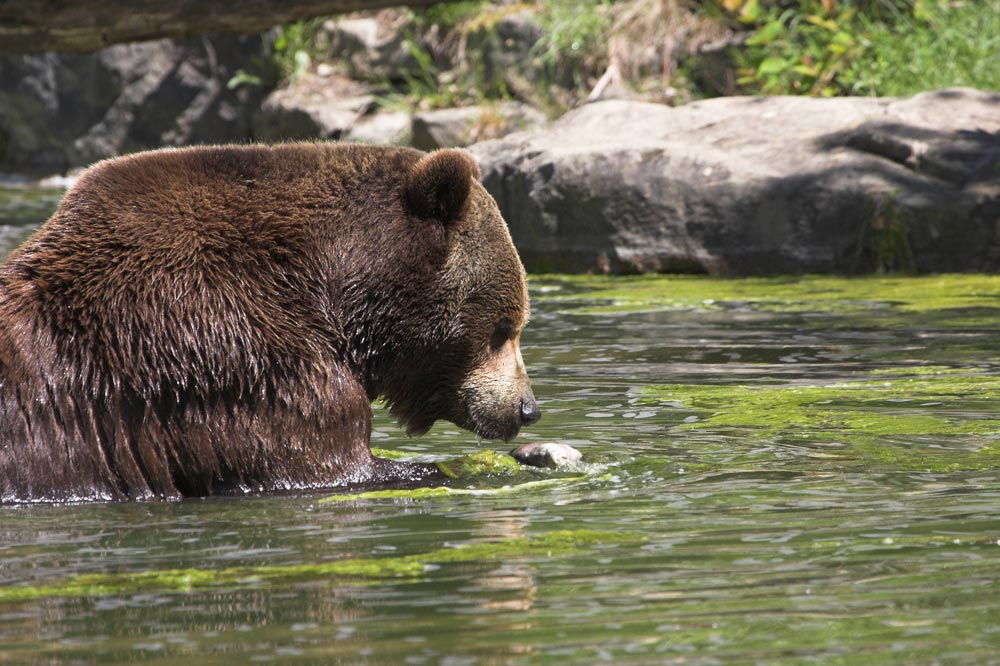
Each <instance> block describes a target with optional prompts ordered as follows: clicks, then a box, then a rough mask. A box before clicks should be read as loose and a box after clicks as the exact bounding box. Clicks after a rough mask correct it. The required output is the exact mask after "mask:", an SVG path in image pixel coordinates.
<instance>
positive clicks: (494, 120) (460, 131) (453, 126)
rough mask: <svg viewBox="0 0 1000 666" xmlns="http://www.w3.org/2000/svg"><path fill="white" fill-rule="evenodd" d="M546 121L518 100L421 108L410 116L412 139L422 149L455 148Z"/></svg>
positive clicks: (537, 112)
mask: <svg viewBox="0 0 1000 666" xmlns="http://www.w3.org/2000/svg"><path fill="white" fill-rule="evenodd" d="M545 123H546V118H545V115H544V114H543V113H542V112H541V111H538V110H537V109H533V108H531V107H530V106H527V105H525V104H520V103H518V102H503V103H500V104H495V105H482V106H467V107H461V108H455V109H440V110H437V111H424V112H421V113H417V114H414V116H413V137H412V142H413V146H414V147H415V148H419V149H421V150H435V149H437V148H456V147H461V146H468V145H469V144H472V143H475V142H476V141H483V140H486V139H493V138H497V137H501V136H504V135H506V134H510V133H511V132H516V131H519V130H525V129H529V128H536V127H541V126H543V125H544V124H545Z"/></svg>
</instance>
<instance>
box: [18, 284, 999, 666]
mask: <svg viewBox="0 0 1000 666" xmlns="http://www.w3.org/2000/svg"><path fill="white" fill-rule="evenodd" d="M597 289H603V290H604V291H595V290H597ZM532 291H533V310H534V312H533V319H532V322H531V325H530V327H529V328H528V330H527V332H526V333H525V336H524V340H523V349H524V354H525V360H526V362H527V364H528V366H529V369H530V370H531V372H532V374H533V376H534V382H535V392H536V395H537V396H538V397H539V399H540V402H541V404H542V409H543V419H542V421H540V422H539V423H538V424H536V425H535V426H533V427H532V428H530V431H529V432H527V433H525V434H524V435H523V436H522V439H526V440H536V439H537V440H552V441H562V442H566V443H569V444H572V445H574V446H576V447H578V448H579V449H581V450H582V451H584V452H585V453H586V454H587V456H588V457H589V458H590V460H591V461H592V462H591V463H590V464H588V465H585V466H584V467H582V468H581V469H579V470H576V472H575V473H574V474H562V475H560V474H554V473H549V472H546V473H535V474H531V475H528V476H527V477H525V478H517V479H512V480H509V481H505V480H489V479H487V480H483V481H482V482H481V483H480V484H479V486H480V487H486V488H496V487H497V486H498V485H501V484H503V483H516V482H519V481H525V480H536V481H537V480H546V479H554V478H557V477H562V478H563V480H561V481H555V482H553V483H550V484H547V485H546V484H542V485H533V486H528V487H524V488H522V489H518V488H514V489H512V490H510V491H508V492H484V493H480V494H472V495H457V494H456V495H451V496H444V497H426V498H413V497H410V498H407V497H399V498H387V499H355V500H350V501H343V502H333V503H322V502H321V501H320V500H321V499H322V496H320V495H290V496H289V495H286V496H276V497H248V498H229V499H210V500H201V501H185V502H175V503H163V504H157V503H147V504H119V505H83V506H32V507H19V508H4V509H3V510H2V511H0V662H2V663H4V664H96V663H100V664H117V663H121V664H125V663H129V664H131V663H149V664H162V665H168V664H171V665H172V664H192V663H197V664H219V665H223V664H226V665H228V664H248V663H276V664H296V665H297V664H338V663H350V664H355V663H363V664H445V665H449V666H457V665H461V664H483V665H494V664H498V665H499V664H504V665H506V664H566V663H570V664H599V663H615V664H668V663H680V664H753V663H758V664H812V663H815V664H887V663H899V664H912V663H928V664H989V663H1000V657H997V656H996V648H997V646H998V645H1000V600H998V596H997V594H996V593H995V586H996V582H997V580H998V578H1000V473H998V471H997V470H998V468H1000V443H998V442H1000V409H998V408H997V402H996V398H997V397H998V395H1000V327H998V326H997V324H998V323H1000V320H998V314H1000V310H998V309H997V308H996V307H994V301H995V300H996V298H997V294H1000V282H998V281H997V279H995V278H992V277H987V276H979V277H975V276H974V277H944V278H926V279H922V280H916V281H914V280H907V279H898V280H894V279H885V280H865V281H850V280H826V279H820V278H817V279H806V280H775V281H749V282H747V281H706V280H703V279H691V278H686V279H673V280H662V279H658V280H657V279H639V280H634V279H631V280H630V279H612V280H598V279H564V278H536V279H534V280H533V286H532ZM758 296H759V297H760V298H762V299H763V300H759V299H758ZM374 444H375V445H376V446H379V447H383V448H387V449H395V450H402V451H405V452H408V453H410V454H416V455H437V456H447V457H451V456H457V455H460V454H466V453H472V452H476V451H479V450H481V449H482V448H488V447H490V446H493V445H491V444H488V443H482V442H477V441H476V440H475V439H474V438H473V437H472V436H471V435H469V434H467V433H463V432H460V431H458V430H457V428H455V427H453V426H450V425H448V424H439V425H438V426H436V427H435V428H434V430H433V431H432V432H431V433H430V434H429V435H428V436H425V437H423V438H420V439H407V438H405V437H404V436H403V435H402V434H401V433H400V431H399V430H398V429H396V428H395V427H394V426H393V425H392V424H391V423H390V422H389V420H388V419H387V418H386V417H385V416H384V415H383V414H379V416H378V420H377V423H376V436H375V441H374ZM352 567H353V568H352ZM143 573H144V574H145V575H144V576H142V575H132V574H143ZM91 575H93V576H91ZM81 576H82V577H81ZM86 576H91V577H90V578H88V577H86Z"/></svg>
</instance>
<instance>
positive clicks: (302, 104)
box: [253, 73, 375, 141]
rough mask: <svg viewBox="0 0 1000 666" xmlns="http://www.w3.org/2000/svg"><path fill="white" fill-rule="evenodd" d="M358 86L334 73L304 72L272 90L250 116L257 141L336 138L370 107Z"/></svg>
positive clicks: (368, 98) (369, 98) (365, 93)
mask: <svg viewBox="0 0 1000 666" xmlns="http://www.w3.org/2000/svg"><path fill="white" fill-rule="evenodd" d="M374 100H375V98H374V97H373V96H372V95H370V94H369V93H368V90H367V88H365V87H364V86H362V85H361V84H359V83H357V82H355V81H352V80H350V79H347V78H344V77H342V76H339V75H337V74H332V73H331V74H328V75H327V76H319V75H317V74H314V73H307V74H304V75H303V76H301V77H299V78H298V79H296V80H295V81H293V82H292V83H291V85H289V86H288V87H286V88H281V89H278V90H275V91H273V92H272V93H271V94H270V95H268V97H267V99H265V100H264V103H263V104H262V105H261V108H260V110H259V111H257V112H256V113H254V114H253V134H254V137H255V138H256V139H258V140H260V141H289V140H304V139H317V138H319V139H340V138H341V137H343V136H345V135H346V134H347V133H348V132H349V131H350V129H351V128H352V127H353V126H354V124H355V123H356V122H357V121H358V120H359V119H360V118H361V117H362V116H364V115H365V114H366V113H368V112H369V111H370V110H371V109H372V108H373V106H374V103H375V101H374Z"/></svg>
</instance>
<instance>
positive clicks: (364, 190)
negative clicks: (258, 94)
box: [0, 144, 534, 501]
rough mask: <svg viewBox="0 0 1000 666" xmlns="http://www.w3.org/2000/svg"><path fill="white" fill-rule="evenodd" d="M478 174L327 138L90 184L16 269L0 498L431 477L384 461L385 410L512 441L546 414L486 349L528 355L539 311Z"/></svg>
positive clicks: (72, 196) (116, 171)
mask: <svg viewBox="0 0 1000 666" xmlns="http://www.w3.org/2000/svg"><path fill="white" fill-rule="evenodd" d="M478 173H479V172H478V167H477V166H476V164H475V162H474V161H473V160H472V158H471V157H470V156H469V155H468V154H467V153H464V152H462V151H439V152H438V153H435V154H432V155H430V156H425V155H424V154H423V153H420V152H417V151H414V150H409V149H392V148H379V147H364V146H355V145H321V144H291V145H283V146H276V147H265V146H248V147H208V148H192V149H183V150H165V151H156V152H152V153H144V154H139V155H135V156H130V157H124V158H118V159H114V160H110V161H107V162H104V163H101V164H99V165H97V166H95V167H94V168H92V169H91V170H89V171H88V172H87V173H86V174H85V175H84V176H83V177H82V178H81V180H80V182H79V183H78V184H77V185H76V187H74V188H73V189H72V190H71V191H70V192H69V193H68V194H67V195H66V197H65V198H64V200H63V203H62V205H61V206H60V208H59V210H58V211H57V212H56V213H55V215H53V217H52V218H51V219H50V220H49V221H48V222H47V223H46V224H45V225H43V226H42V228H41V229H40V230H39V231H38V232H37V233H36V234H35V235H34V236H32V238H31V239H29V241H28V242H27V243H26V244H25V245H24V246H23V247H21V248H20V249H18V250H17V251H15V252H14V253H13V254H12V255H11V256H10V258H9V259H8V260H7V262H6V263H5V264H3V265H2V266H0V382H2V388H0V493H2V498H3V499H4V500H5V501H20V500H34V499H53V500H64V499H75V498H82V499H87V498H110V499H122V498H144V497H177V496H185V495H207V494H213V493H219V492H233V491H237V492H239V491H243V492H246V491H255V490H273V489H282V488H301V487H320V486H331V485H336V484H342V483H351V482H375V483H391V482H399V481H401V480H402V481H405V480H412V479H419V478H423V477H426V476H428V475H433V474H434V473H435V468H433V467H431V466H427V465H423V466H421V465H405V464H394V463H389V462H388V461H381V460H378V459H374V458H372V456H371V453H370V451H369V448H368V439H369V435H370V430H371V407H370V401H371V400H372V399H374V398H375V397H377V396H379V395H384V396H385V397H386V399H387V401H388V403H389V405H390V407H391V409H392V411H393V413H394V414H395V415H396V416H397V417H399V418H400V420H401V421H402V422H403V423H404V425H406V426H407V428H408V429H409V430H410V431H411V432H418V433H419V432H422V431H424V430H426V429H427V428H429V427H430V425H431V424H432V423H433V422H434V421H435V420H437V419H439V418H448V419H451V420H453V421H455V422H456V423H458V424H459V425H462V426H464V427H468V428H471V429H473V430H475V431H476V432H479V433H480V434H481V435H483V436H487V437H503V438H508V439H509V438H510V437H512V436H513V435H514V434H516V432H517V428H518V427H519V426H520V423H521V421H523V419H521V420H519V419H518V417H517V410H518V409H519V407H518V405H519V401H520V404H523V401H524V400H530V401H531V404H534V403H533V400H531V397H530V389H529V388H528V385H527V377H526V376H525V375H524V373H523V365H521V366H520V370H517V371H516V372H515V371H512V370H510V369H509V367H508V366H509V363H508V365H507V366H503V364H502V363H499V362H498V361H497V358H498V357H500V356H503V355H504V354H510V353H511V352H510V351H503V349H504V347H510V346H511V345H509V344H507V341H506V340H503V341H501V342H503V343H504V344H501V345H500V346H497V345H496V344H493V345H491V343H490V340H491V338H496V336H497V329H498V326H500V324H501V322H506V323H507V324H509V329H510V331H511V334H510V335H509V336H508V337H509V339H510V340H512V341H516V339H517V338H516V336H517V335H518V334H519V332H520V329H521V327H523V325H524V323H525V319H526V317H527V294H526V291H525V282H524V275H523V269H522V268H521V264H520V261H519V260H518V258H517V254H516V252H515V250H514V247H513V244H512V243H511V241H510V236H509V235H508V233H507V230H506V226H505V225H504V223H503V220H502V218H501V217H500V215H499V212H498V211H497V209H496V205H495V204H494V202H493V201H492V199H491V198H490V197H489V195H488V194H486V192H485V190H483V189H482V187H481V186H480V185H479V183H478V182H476V181H475V180H474V179H476V178H478ZM501 328H502V331H503V333H504V334H506V332H507V330H508V329H507V328H505V327H503V326H501ZM495 342H496V340H494V343H495ZM518 358H519V355H518ZM491 363H492V364H493V366H491V367H494V366H495V367H497V368H500V367H506V368H507V372H508V375H509V376H508V377H507V378H506V379H505V378H503V377H499V376H497V375H496V372H499V371H494V372H492V373H491V372H489V371H485V370H483V368H484V367H487V366H490V364H491ZM515 375H516V376H515ZM486 384H489V385H490V387H489V390H486V389H483V390H481V391H478V392H477V390H476V386H485V385H486ZM498 387H500V388H498ZM484 401H492V404H490V403H487V402H484ZM520 409H523V407H522V408H520Z"/></svg>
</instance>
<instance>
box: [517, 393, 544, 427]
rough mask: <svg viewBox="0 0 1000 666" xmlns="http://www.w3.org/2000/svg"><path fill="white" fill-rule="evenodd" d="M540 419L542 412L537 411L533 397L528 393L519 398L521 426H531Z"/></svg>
mask: <svg viewBox="0 0 1000 666" xmlns="http://www.w3.org/2000/svg"><path fill="white" fill-rule="evenodd" d="M540 418H542V410H540V409H538V403H537V402H535V396H533V395H531V394H530V393H529V394H528V395H526V396H524V397H523V398H521V425H531V424H532V423H534V422H535V421H537V420H538V419H540Z"/></svg>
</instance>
